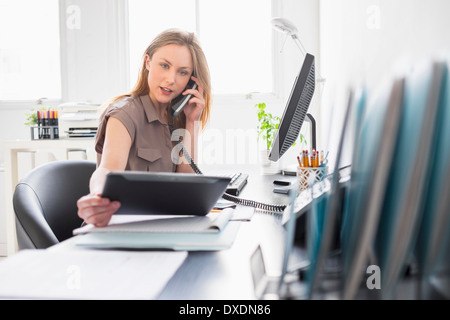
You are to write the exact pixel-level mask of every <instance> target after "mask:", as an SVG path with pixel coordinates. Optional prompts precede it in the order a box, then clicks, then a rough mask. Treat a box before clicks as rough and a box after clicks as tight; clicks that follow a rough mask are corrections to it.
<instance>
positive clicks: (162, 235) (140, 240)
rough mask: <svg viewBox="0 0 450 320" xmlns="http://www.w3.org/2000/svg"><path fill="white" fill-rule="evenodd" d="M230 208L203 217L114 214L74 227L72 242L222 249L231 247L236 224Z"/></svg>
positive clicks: (125, 246)
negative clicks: (101, 222) (97, 223)
mask: <svg viewBox="0 0 450 320" xmlns="http://www.w3.org/2000/svg"><path fill="white" fill-rule="evenodd" d="M232 215H233V209H224V210H222V211H221V212H211V213H209V214H208V215H206V216H157V215H139V216H133V215H116V216H113V217H112V219H111V222H110V223H109V225H108V226H106V227H103V228H96V227H94V226H92V225H88V226H84V227H82V228H79V229H76V230H74V234H75V235H79V237H77V238H75V244H76V245H78V246H86V247H95V248H136V249H155V248H157V249H172V250H221V249H226V248H229V247H230V246H231V244H232V243H233V240H234V238H235V235H236V232H237V230H238V227H239V222H238V221H230V218H231V217H232Z"/></svg>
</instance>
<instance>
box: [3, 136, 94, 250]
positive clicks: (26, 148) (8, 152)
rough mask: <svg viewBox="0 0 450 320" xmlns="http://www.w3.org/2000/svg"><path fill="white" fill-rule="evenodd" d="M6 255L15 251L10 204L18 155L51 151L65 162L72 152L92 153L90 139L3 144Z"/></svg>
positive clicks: (17, 179)
mask: <svg viewBox="0 0 450 320" xmlns="http://www.w3.org/2000/svg"><path fill="white" fill-rule="evenodd" d="M3 146H4V158H5V203H6V211H5V214H6V251H7V252H6V254H7V255H10V254H12V253H14V252H16V251H17V240H16V227H15V215H14V209H13V204H12V198H13V193H14V189H15V187H16V185H17V183H18V182H19V166H18V153H20V152H37V151H42V150H52V153H53V154H54V155H55V157H56V159H57V160H67V159H68V158H69V152H70V151H74V150H86V153H88V151H92V152H93V151H94V139H92V138H66V139H57V140H12V141H5V142H4V145H3Z"/></svg>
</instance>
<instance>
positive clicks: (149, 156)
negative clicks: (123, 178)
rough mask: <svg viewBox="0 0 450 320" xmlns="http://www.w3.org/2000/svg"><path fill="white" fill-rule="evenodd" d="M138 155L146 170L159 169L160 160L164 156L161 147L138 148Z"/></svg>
mask: <svg viewBox="0 0 450 320" xmlns="http://www.w3.org/2000/svg"><path fill="white" fill-rule="evenodd" d="M137 156H138V157H139V158H140V159H141V160H140V162H142V166H143V169H144V168H145V169H144V170H147V171H154V170H155V169H156V170H157V169H159V166H160V165H159V164H158V163H159V162H160V161H158V160H160V159H161V158H162V154H161V150H159V149H148V148H138V152H137Z"/></svg>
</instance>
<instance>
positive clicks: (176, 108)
mask: <svg viewBox="0 0 450 320" xmlns="http://www.w3.org/2000/svg"><path fill="white" fill-rule="evenodd" d="M187 89H193V90H195V89H197V83H196V82H195V81H194V80H192V79H190V80H189V82H188V84H187V86H186V89H184V90H187ZM191 97H192V94H188V95H186V96H184V97H182V98H181V99H180V101H178V102H177V103H175V104H174V105H173V106H172V108H170V112H171V113H172V117H174V118H176V117H177V116H178V115H179V114H180V112H181V111H182V110H183V108H184V106H185V105H186V103H187V102H188V101H189V99H191Z"/></svg>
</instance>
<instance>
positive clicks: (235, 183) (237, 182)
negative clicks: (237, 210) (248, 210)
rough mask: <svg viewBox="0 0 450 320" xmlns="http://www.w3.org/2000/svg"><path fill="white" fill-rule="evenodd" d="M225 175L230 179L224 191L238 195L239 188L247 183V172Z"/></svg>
mask: <svg viewBox="0 0 450 320" xmlns="http://www.w3.org/2000/svg"><path fill="white" fill-rule="evenodd" d="M225 176H227V177H230V178H231V181H230V183H229V184H228V187H227V191H226V193H228V194H231V195H233V196H238V195H239V193H241V190H242V189H243V188H244V187H245V185H246V184H247V179H248V174H247V173H242V172H236V173H230V174H226V175H225Z"/></svg>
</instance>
